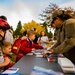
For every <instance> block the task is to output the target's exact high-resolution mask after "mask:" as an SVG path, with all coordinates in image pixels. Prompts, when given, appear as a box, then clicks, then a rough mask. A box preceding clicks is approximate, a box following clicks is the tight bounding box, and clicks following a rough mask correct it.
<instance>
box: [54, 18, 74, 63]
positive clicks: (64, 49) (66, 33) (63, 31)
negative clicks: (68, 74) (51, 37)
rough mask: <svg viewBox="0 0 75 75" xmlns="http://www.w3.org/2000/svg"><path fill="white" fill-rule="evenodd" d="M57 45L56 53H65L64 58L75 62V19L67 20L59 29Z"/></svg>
mask: <svg viewBox="0 0 75 75" xmlns="http://www.w3.org/2000/svg"><path fill="white" fill-rule="evenodd" d="M57 44H58V45H57ZM56 45H57V46H56V47H55V48H54V53H63V54H64V56H66V57H67V58H69V59H70V60H72V61H73V62H75V19H68V20H66V21H65V22H64V23H63V25H62V26H61V27H60V28H59V35H58V41H57V43H56Z"/></svg>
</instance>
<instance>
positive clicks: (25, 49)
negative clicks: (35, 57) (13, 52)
mask: <svg viewBox="0 0 75 75" xmlns="http://www.w3.org/2000/svg"><path fill="white" fill-rule="evenodd" d="M32 48H35V49H43V47H42V46H40V45H38V44H35V43H33V42H32V45H31V46H30V41H29V39H28V38H26V39H24V42H22V44H21V46H20V50H19V52H18V54H17V60H19V59H20V58H22V57H23V56H24V55H26V54H27V53H30V52H31V51H32Z"/></svg>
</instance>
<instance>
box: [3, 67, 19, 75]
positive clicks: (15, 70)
mask: <svg viewBox="0 0 75 75" xmlns="http://www.w3.org/2000/svg"><path fill="white" fill-rule="evenodd" d="M18 70H19V68H9V69H7V70H6V71H4V72H3V73H2V74H12V73H16V72H17V71H18Z"/></svg>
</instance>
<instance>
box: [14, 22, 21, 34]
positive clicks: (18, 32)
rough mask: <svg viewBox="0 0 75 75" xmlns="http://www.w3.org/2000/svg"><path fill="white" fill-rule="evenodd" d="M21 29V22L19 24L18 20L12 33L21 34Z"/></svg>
mask: <svg viewBox="0 0 75 75" xmlns="http://www.w3.org/2000/svg"><path fill="white" fill-rule="evenodd" d="M21 29H22V24H21V21H19V22H18V24H17V28H16V30H15V31H14V35H22V33H21V32H20V30H21Z"/></svg>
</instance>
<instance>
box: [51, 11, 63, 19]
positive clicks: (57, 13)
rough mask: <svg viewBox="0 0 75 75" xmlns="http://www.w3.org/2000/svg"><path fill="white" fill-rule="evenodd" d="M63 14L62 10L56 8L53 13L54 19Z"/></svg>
mask: <svg viewBox="0 0 75 75" xmlns="http://www.w3.org/2000/svg"><path fill="white" fill-rule="evenodd" d="M61 14H63V11H62V10H56V11H55V12H54V13H53V14H52V19H54V18H55V17H57V16H59V15H61Z"/></svg>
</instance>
